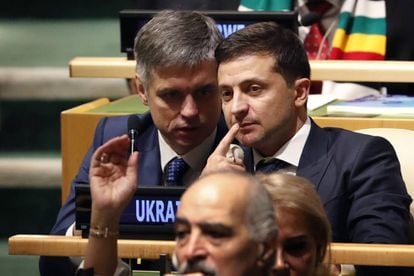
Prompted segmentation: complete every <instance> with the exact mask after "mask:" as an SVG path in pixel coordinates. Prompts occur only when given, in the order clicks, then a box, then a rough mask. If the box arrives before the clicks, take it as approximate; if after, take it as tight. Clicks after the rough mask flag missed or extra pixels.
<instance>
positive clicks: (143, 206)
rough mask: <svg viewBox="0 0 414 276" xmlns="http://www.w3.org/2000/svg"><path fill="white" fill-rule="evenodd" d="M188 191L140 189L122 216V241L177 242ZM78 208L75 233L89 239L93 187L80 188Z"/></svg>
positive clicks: (77, 187)
mask: <svg viewBox="0 0 414 276" xmlns="http://www.w3.org/2000/svg"><path fill="white" fill-rule="evenodd" d="M184 191H185V189H184V188H182V187H138V188H137V190H136V192H135V194H134V197H133V198H132V200H131V201H130V202H129V204H128V205H127V207H126V208H125V210H124V212H123V213H122V215H121V218H120V222H119V235H120V238H128V239H130V238H136V239H156V240H160V239H161V240H173V239H174V223H175V214H176V212H177V209H178V206H179V205H180V198H181V195H182V194H183V193H184ZM75 206H76V209H75V216H76V226H75V229H77V230H81V231H82V236H83V237H87V236H88V234H89V226H90V217H91V195H90V187H89V185H87V184H78V185H76V187H75Z"/></svg>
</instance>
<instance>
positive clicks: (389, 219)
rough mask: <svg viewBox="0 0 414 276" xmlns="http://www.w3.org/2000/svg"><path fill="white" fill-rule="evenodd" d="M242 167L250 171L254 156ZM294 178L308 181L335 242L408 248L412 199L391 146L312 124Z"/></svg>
mask: <svg viewBox="0 0 414 276" xmlns="http://www.w3.org/2000/svg"><path fill="white" fill-rule="evenodd" d="M245 165H246V169H247V170H248V171H250V172H253V171H254V164H253V153H252V150H251V149H245ZM296 174H297V175H299V176H302V177H304V178H306V179H308V180H310V181H311V182H312V183H313V184H314V185H315V187H316V190H317V192H318V194H319V196H320V198H321V200H322V203H323V205H324V207H325V211H326V213H327V215H328V218H329V221H330V223H331V226H332V234H333V237H332V240H333V241H334V242H355V243H388V244H396V243H408V242H409V241H408V229H409V221H410V211H409V205H410V203H411V197H410V196H409V195H408V194H407V190H406V187H405V184H404V181H403V180H402V176H401V172H400V164H399V162H398V159H397V156H396V153H395V151H394V148H393V147H392V145H391V144H390V143H389V142H388V141H387V140H385V139H384V138H381V137H374V136H369V135H363V134H359V133H355V132H351V131H347V130H343V129H339V128H320V127H318V126H317V125H316V124H315V123H314V122H313V121H312V126H311V130H310V133H309V137H308V139H307V141H306V143H305V147H304V149H303V152H302V155H301V158H300V160H299V165H298V168H297V172H296ZM356 272H357V275H413V274H412V273H413V271H411V270H410V269H407V268H403V267H399V268H396V267H368V266H367V267H363V266H358V267H356Z"/></svg>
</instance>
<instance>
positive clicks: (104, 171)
mask: <svg viewBox="0 0 414 276" xmlns="http://www.w3.org/2000/svg"><path fill="white" fill-rule="evenodd" d="M128 148H129V138H128V136H127V135H123V136H120V137H115V138H113V139H111V140H109V141H108V142H106V143H105V144H103V145H102V146H100V147H99V148H98V149H97V150H96V151H95V153H94V154H93V156H92V160H91V166H90V170H89V180H90V186H91V196H92V210H94V211H97V212H99V213H101V212H102V214H105V216H106V217H108V218H109V217H116V218H118V217H119V216H120V215H121V213H122V211H123V209H124V208H125V207H126V205H127V204H128V203H129V201H130V200H131V198H132V196H133V195H134V192H135V189H136V186H137V157H138V152H134V153H133V154H131V156H130V157H129V158H128V155H129V153H128ZM95 213H96V212H95Z"/></svg>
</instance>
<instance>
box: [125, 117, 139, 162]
mask: <svg viewBox="0 0 414 276" xmlns="http://www.w3.org/2000/svg"><path fill="white" fill-rule="evenodd" d="M140 128H141V120H140V118H139V117H138V116H137V115H131V116H129V117H128V136H129V139H130V141H131V145H130V149H129V150H130V153H131V154H132V153H133V152H134V151H136V147H135V143H136V140H137V136H138V131H139V129H140Z"/></svg>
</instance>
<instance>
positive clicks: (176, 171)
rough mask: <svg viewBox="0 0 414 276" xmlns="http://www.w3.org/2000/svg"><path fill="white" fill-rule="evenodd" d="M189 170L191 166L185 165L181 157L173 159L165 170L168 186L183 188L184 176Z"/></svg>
mask: <svg viewBox="0 0 414 276" xmlns="http://www.w3.org/2000/svg"><path fill="white" fill-rule="evenodd" d="M188 168H189V166H188V165H187V163H185V161H184V159H182V158H180V157H174V158H173V159H171V161H170V162H168V164H167V166H166V168H165V184H166V186H182V185H183V176H184V174H185V172H186V171H187V169H188Z"/></svg>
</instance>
